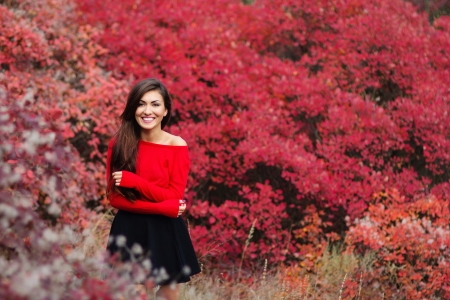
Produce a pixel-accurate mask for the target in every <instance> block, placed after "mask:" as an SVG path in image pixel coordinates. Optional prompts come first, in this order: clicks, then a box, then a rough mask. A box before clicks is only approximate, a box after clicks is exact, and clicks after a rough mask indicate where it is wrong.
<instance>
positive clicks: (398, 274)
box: [347, 190, 450, 299]
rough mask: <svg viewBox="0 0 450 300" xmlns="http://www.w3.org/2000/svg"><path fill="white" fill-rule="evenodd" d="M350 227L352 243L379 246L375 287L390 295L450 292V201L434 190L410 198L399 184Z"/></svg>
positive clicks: (409, 296)
mask: <svg viewBox="0 0 450 300" xmlns="http://www.w3.org/2000/svg"><path fill="white" fill-rule="evenodd" d="M374 198H378V199H376V200H378V201H377V202H378V203H376V204H371V205H370V206H369V209H368V212H367V213H365V215H364V217H362V218H361V219H356V220H355V222H354V225H352V226H350V229H349V231H348V233H347V234H348V237H347V243H348V244H349V245H350V248H351V249H354V250H355V251H357V252H359V253H363V252H365V253H367V252H368V251H372V252H375V254H376V260H375V262H374V266H373V270H374V271H373V272H371V273H369V274H367V275H368V276H367V278H366V280H367V281H368V282H369V284H370V286H369V287H367V286H366V287H365V290H366V293H367V292H368V290H370V289H374V290H382V291H383V292H384V293H385V297H388V298H400V297H406V298H407V299H412V298H416V299H417V298H425V299H430V298H434V297H441V298H443V299H447V298H448V297H450V268H449V257H450V228H449V224H448V216H449V214H450V209H449V207H450V206H449V204H450V203H449V201H448V200H441V199H438V198H436V197H434V196H429V197H424V198H421V199H418V200H417V201H415V202H407V201H406V197H404V196H401V195H400V194H399V193H398V191H397V190H392V191H390V192H388V193H387V194H386V193H381V194H379V195H376V196H374Z"/></svg>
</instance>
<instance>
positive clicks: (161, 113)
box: [136, 91, 167, 140]
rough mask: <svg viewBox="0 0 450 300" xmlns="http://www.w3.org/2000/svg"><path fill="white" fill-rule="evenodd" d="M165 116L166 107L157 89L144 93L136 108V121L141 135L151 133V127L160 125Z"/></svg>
mask: <svg viewBox="0 0 450 300" xmlns="http://www.w3.org/2000/svg"><path fill="white" fill-rule="evenodd" d="M165 116H167V108H166V107H165V105H164V99H163V97H162V96H161V94H160V93H159V92H157V91H150V92H147V93H145V94H144V96H143V97H142V99H141V100H140V101H139V106H138V108H137V109H136V122H137V123H138V124H139V126H140V127H141V136H142V135H145V134H151V132H152V129H154V128H156V127H158V126H160V124H161V122H162V120H163V118H164V117H165ZM153 132H154V131H153ZM147 139H151V137H147ZM144 140H145V138H144Z"/></svg>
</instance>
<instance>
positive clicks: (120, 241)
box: [116, 235, 127, 247]
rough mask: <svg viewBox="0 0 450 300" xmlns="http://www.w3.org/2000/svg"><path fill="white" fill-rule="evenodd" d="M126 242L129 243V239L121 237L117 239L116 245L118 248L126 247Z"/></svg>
mask: <svg viewBox="0 0 450 300" xmlns="http://www.w3.org/2000/svg"><path fill="white" fill-rule="evenodd" d="M126 242H127V238H126V237H124V236H123V235H119V236H118V237H117V238H116V245H117V247H125V244H126Z"/></svg>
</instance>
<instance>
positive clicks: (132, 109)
mask: <svg viewBox="0 0 450 300" xmlns="http://www.w3.org/2000/svg"><path fill="white" fill-rule="evenodd" d="M150 91H158V92H159V94H160V95H161V96H162V97H163V100H164V106H165V108H166V109H167V114H166V116H165V117H163V119H162V121H161V128H164V126H166V124H167V122H169V119H170V112H171V109H172V100H171V98H170V94H169V92H168V91H167V88H166V87H165V86H164V84H163V83H162V82H161V81H159V80H158V79H155V78H148V79H144V80H142V81H139V82H138V83H137V84H136V85H135V86H134V87H133V88H132V89H131V91H130V93H129V94H128V99H127V104H126V106H125V109H124V111H123V112H122V114H121V115H120V120H121V124H120V127H119V130H118V131H117V132H116V134H115V135H114V137H113V140H114V144H113V148H112V155H111V162H110V166H109V169H110V170H111V172H110V174H109V180H108V193H109V192H112V191H116V192H118V193H119V194H121V195H123V196H124V197H125V198H127V199H128V200H130V201H134V200H136V199H138V198H140V194H139V192H138V191H136V190H135V189H131V188H124V187H118V186H116V185H114V182H113V178H112V172H115V171H129V172H133V173H136V155H137V150H138V142H139V138H140V137H141V127H140V126H139V124H138V123H137V122H136V117H135V115H136V109H137V108H138V105H139V101H140V100H141V99H142V97H143V96H144V94H145V93H147V92H150Z"/></svg>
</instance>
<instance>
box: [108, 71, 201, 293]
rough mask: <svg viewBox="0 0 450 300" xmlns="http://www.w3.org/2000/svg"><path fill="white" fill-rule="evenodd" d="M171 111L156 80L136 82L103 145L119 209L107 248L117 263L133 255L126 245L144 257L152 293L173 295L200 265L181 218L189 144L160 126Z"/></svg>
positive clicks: (167, 97) (111, 189) (112, 195)
mask: <svg viewBox="0 0 450 300" xmlns="http://www.w3.org/2000/svg"><path fill="white" fill-rule="evenodd" d="M170 112H171V99H170V95H169V93H168V91H167V89H166V87H165V86H164V85H163V84H162V83H161V82H160V81H158V80H156V79H152V78H151V79H146V80H143V81H140V82H139V83H137V84H136V85H135V86H134V87H133V88H132V90H131V91H130V93H129V95H128V100H127V103H126V107H125V110H124V111H123V113H122V115H121V116H120V119H121V121H122V123H121V125H120V128H119V130H118V131H117V133H116V134H115V136H114V138H113V139H112V140H111V142H110V144H109V148H108V159H107V180H108V197H109V200H110V203H111V205H112V206H113V207H115V208H118V209H119V211H118V212H117V214H116V216H115V217H114V221H113V223H112V226H111V232H110V243H109V244H108V250H109V251H110V253H111V254H112V255H116V256H118V258H119V259H120V260H121V261H128V260H130V259H132V257H131V256H130V249H134V250H137V251H135V252H136V253H143V254H144V255H145V256H148V257H149V258H150V261H151V263H152V275H153V276H154V278H155V282H156V284H159V285H160V288H159V290H158V291H157V297H159V298H163V299H178V297H179V285H176V287H175V288H173V285H172V286H171V284H172V283H182V282H187V281H189V280H190V276H192V275H195V274H197V273H199V272H200V267H199V265H198V261H197V258H196V256H195V252H194V248H193V246H192V242H191V240H190V237H189V233H188V230H187V228H186V225H185V223H184V221H183V219H182V218H181V217H180V215H181V214H182V213H183V211H184V210H185V208H186V204H185V201H184V200H182V199H183V195H184V190H185V188H186V182H187V176H188V172H189V165H190V161H189V153H188V147H187V145H186V142H185V141H184V140H183V139H182V138H181V137H178V136H174V135H172V134H170V133H168V132H166V131H164V130H162V129H163V128H164V126H165V125H166V124H167V122H168V121H169V117H170ZM123 237H125V238H126V242H125V243H124V239H123ZM123 244H125V245H126V247H123V246H125V245H123ZM133 245H139V246H134V248H133ZM121 246H122V247H121ZM136 247H137V248H136Z"/></svg>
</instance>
